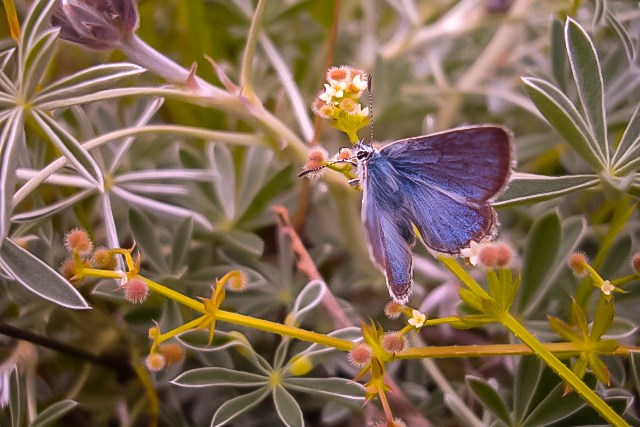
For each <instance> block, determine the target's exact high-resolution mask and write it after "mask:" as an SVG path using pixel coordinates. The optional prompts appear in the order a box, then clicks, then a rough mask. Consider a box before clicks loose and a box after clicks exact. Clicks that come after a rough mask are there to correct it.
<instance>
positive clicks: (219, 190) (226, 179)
mask: <svg viewBox="0 0 640 427" xmlns="http://www.w3.org/2000/svg"><path fill="white" fill-rule="evenodd" d="M207 155H208V157H209V163H210V164H211V167H212V168H213V170H214V171H215V172H216V173H217V174H218V178H216V179H215V180H214V181H213V190H214V192H215V194H216V196H217V199H218V202H219V204H220V206H221V207H222V211H223V212H224V217H225V218H226V219H234V218H235V217H236V205H237V200H236V173H235V170H234V168H233V158H232V157H231V151H229V148H228V147H227V146H226V145H224V144H209V145H208V146H207Z"/></svg>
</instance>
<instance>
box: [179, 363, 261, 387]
mask: <svg viewBox="0 0 640 427" xmlns="http://www.w3.org/2000/svg"><path fill="white" fill-rule="evenodd" d="M267 381H268V378H267V377H265V376H263V375H258V374H252V373H251V372H243V371H236V370H233V369H227V368H217V367H213V368H198V369H192V370H190V371H186V372H183V373H181V374H180V375H178V376H177V377H176V378H175V379H174V380H173V381H171V383H172V384H175V385H179V386H181V387H213V386H233V387H259V386H263V385H265V384H266V383H267Z"/></svg>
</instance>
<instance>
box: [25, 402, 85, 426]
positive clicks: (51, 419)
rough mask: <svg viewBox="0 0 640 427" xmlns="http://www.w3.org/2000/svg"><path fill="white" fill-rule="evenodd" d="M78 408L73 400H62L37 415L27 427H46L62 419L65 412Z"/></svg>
mask: <svg viewBox="0 0 640 427" xmlns="http://www.w3.org/2000/svg"><path fill="white" fill-rule="evenodd" d="M76 406H78V402H75V401H73V400H62V401H60V402H56V403H54V404H53V405H51V406H49V407H48V408H47V409H45V410H44V411H42V412H41V413H40V414H38V417H37V418H36V419H35V420H33V422H32V423H31V425H30V426H29V427H47V426H50V425H52V424H53V423H55V422H56V421H57V420H59V419H60V418H62V417H63V416H64V415H65V414H66V413H67V412H69V411H71V410H72V409H73V408H75V407H76Z"/></svg>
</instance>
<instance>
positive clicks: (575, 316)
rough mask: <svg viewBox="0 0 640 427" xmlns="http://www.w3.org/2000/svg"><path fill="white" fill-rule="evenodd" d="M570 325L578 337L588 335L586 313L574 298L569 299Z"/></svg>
mask: <svg viewBox="0 0 640 427" xmlns="http://www.w3.org/2000/svg"><path fill="white" fill-rule="evenodd" d="M571 325H572V326H574V327H575V328H576V329H577V331H578V334H579V336H580V337H582V338H586V337H588V336H589V321H588V320H587V313H585V311H584V309H583V308H582V307H581V306H580V304H578V303H577V302H576V300H573V301H571Z"/></svg>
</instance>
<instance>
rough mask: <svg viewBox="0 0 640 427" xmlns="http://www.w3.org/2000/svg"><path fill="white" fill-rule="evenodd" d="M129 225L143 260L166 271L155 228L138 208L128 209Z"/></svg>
mask: <svg viewBox="0 0 640 427" xmlns="http://www.w3.org/2000/svg"><path fill="white" fill-rule="evenodd" d="M129 225H130V227H131V232H132V234H133V239H134V240H135V242H136V244H137V245H139V247H140V251H141V253H142V257H143V259H144V261H145V262H149V263H150V264H152V265H153V266H154V267H155V268H156V270H157V271H158V272H161V273H165V272H167V271H168V266H167V262H166V260H165V258H164V255H163V253H162V244H161V243H160V240H159V239H158V233H157V230H156V228H155V227H154V226H153V224H152V222H151V221H150V220H149V218H148V217H147V216H146V215H144V214H143V213H141V212H138V210H136V209H131V210H130V211H129Z"/></svg>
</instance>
